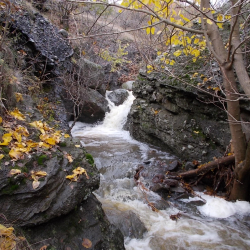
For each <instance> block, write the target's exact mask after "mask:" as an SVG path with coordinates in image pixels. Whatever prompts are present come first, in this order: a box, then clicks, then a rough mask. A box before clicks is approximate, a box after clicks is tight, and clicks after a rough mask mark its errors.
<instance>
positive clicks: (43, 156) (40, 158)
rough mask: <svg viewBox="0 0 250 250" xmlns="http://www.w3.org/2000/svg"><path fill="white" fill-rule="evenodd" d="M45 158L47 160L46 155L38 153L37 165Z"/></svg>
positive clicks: (41, 163)
mask: <svg viewBox="0 0 250 250" xmlns="http://www.w3.org/2000/svg"><path fill="white" fill-rule="evenodd" d="M46 160H47V155H40V156H39V157H38V159H37V163H38V165H43V164H44V162H45V161H46Z"/></svg>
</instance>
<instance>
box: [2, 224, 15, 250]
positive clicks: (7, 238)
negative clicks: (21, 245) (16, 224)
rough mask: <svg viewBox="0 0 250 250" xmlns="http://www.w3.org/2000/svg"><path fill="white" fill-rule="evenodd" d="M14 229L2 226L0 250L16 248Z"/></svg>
mask: <svg viewBox="0 0 250 250" xmlns="http://www.w3.org/2000/svg"><path fill="white" fill-rule="evenodd" d="M13 231H14V228H13V227H8V228H7V227H5V226H4V225H2V224H0V249H4V250H12V249H15V247H16V241H15V240H14V238H15V236H14V235H13Z"/></svg>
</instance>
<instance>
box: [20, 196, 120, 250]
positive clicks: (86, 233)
mask: <svg viewBox="0 0 250 250" xmlns="http://www.w3.org/2000/svg"><path fill="white" fill-rule="evenodd" d="M22 233H23V234H24V236H25V237H26V239H27V240H28V242H29V243H30V244H32V245H33V247H34V249H40V248H41V247H42V246H44V245H47V246H48V248H49V249H57V250H65V249H67V250H68V249H71V250H82V249H87V248H85V247H83V240H84V239H87V240H89V241H90V242H91V244H92V247H90V248H89V249H94V250H100V249H103V250H124V249H125V248H124V243H123V235H122V233H121V231H120V230H118V229H116V228H115V227H114V226H113V225H112V224H110V223H109V221H108V220H107V217H106V216H105V214H104V212H103V210H102V206H101V203H100V202H99V201H98V200H97V199H96V198H95V196H94V195H90V196H89V197H88V198H87V199H86V200H84V201H82V202H81V203H80V204H79V205H78V206H77V207H75V209H74V210H73V211H71V212H70V213H69V214H67V215H64V216H61V217H60V218H56V219H54V220H52V221H50V222H48V223H45V224H42V225H39V226H35V227H32V228H23V229H22ZM85 242H86V240H85Z"/></svg>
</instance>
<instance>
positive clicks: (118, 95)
mask: <svg viewBox="0 0 250 250" xmlns="http://www.w3.org/2000/svg"><path fill="white" fill-rule="evenodd" d="M128 96H129V94H128V91H127V90H125V89H116V90H114V91H112V92H110V93H108V98H109V100H110V101H111V102H113V103H114V104H115V105H116V106H119V105H121V104H123V103H124V101H125V100H126V99H127V98H128Z"/></svg>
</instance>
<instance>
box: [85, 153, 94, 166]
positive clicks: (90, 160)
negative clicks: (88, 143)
mask: <svg viewBox="0 0 250 250" xmlns="http://www.w3.org/2000/svg"><path fill="white" fill-rule="evenodd" d="M85 157H86V159H87V161H88V163H89V164H91V165H92V166H93V165H94V163H95V160H94V158H93V156H92V155H91V154H89V153H87V154H85Z"/></svg>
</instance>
